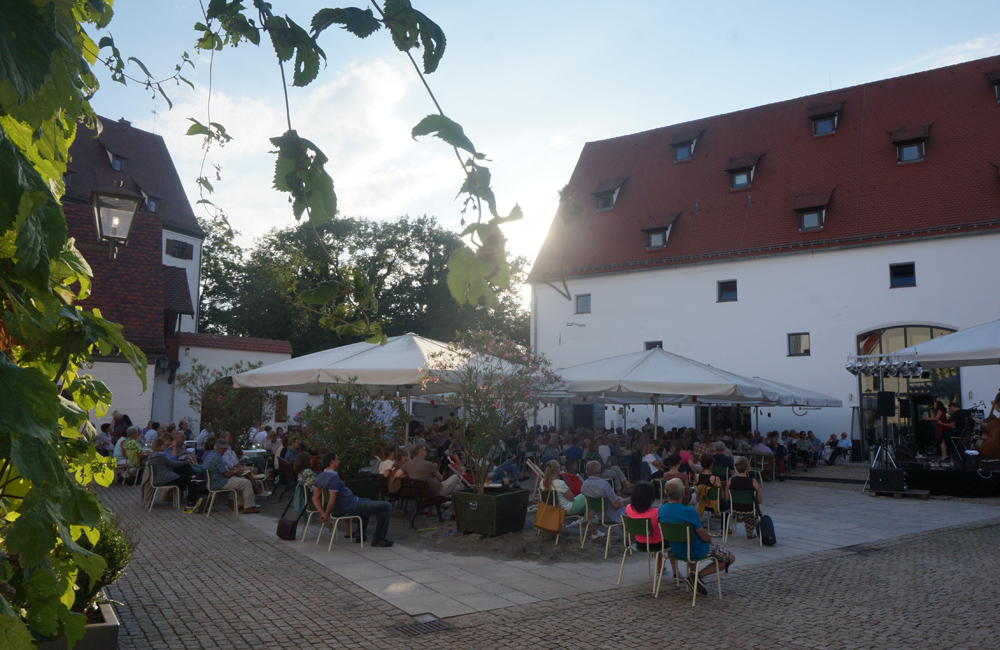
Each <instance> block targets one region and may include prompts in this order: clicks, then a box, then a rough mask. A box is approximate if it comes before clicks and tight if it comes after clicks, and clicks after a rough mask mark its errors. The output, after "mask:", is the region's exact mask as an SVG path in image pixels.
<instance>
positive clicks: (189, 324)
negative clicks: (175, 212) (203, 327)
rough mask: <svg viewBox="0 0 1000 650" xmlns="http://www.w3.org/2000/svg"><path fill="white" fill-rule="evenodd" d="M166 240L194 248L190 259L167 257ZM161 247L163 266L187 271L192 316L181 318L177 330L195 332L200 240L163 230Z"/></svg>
mask: <svg viewBox="0 0 1000 650" xmlns="http://www.w3.org/2000/svg"><path fill="white" fill-rule="evenodd" d="M168 239H177V240H180V241H183V242H187V243H189V244H191V245H192V246H194V254H193V256H192V259H189V260H182V259H180V258H177V257H171V256H170V255H167V240H168ZM161 247H162V250H163V264H164V266H177V267H180V268H182V269H184V270H186V271H187V279H188V289H189V290H190V292H191V304H192V306H194V316H193V317H192V316H181V317H180V319H179V323H178V327H177V330H178V331H180V332H196V331H198V330H197V323H198V283H199V281H200V280H201V240H200V239H198V238H197V237H191V236H190V235H182V234H181V233H178V232H173V231H170V230H167V229H165V228H164V230H163V241H162V242H161Z"/></svg>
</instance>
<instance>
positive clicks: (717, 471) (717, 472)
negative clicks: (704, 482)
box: [712, 465, 729, 485]
mask: <svg viewBox="0 0 1000 650" xmlns="http://www.w3.org/2000/svg"><path fill="white" fill-rule="evenodd" d="M712 475H713V476H718V477H719V478H721V479H722V484H723V485H725V484H726V483H728V482H729V468H728V467H725V466H722V467H716V466H715V465H712Z"/></svg>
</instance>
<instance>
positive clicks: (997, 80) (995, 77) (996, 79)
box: [989, 72, 1000, 102]
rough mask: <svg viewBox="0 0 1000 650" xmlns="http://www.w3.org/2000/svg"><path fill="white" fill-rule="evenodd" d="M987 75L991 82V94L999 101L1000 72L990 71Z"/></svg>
mask: <svg viewBox="0 0 1000 650" xmlns="http://www.w3.org/2000/svg"><path fill="white" fill-rule="evenodd" d="M989 77H990V83H991V84H993V95H994V96H995V97H996V98H997V101H998V102H1000V72H991V73H990V74H989Z"/></svg>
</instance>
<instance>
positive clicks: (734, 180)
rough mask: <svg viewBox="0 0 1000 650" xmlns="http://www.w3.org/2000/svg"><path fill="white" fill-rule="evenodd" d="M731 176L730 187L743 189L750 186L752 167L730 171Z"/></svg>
mask: <svg viewBox="0 0 1000 650" xmlns="http://www.w3.org/2000/svg"><path fill="white" fill-rule="evenodd" d="M729 176H730V181H731V182H730V187H731V188H732V189H734V190H739V189H743V188H744V187H750V180H751V178H753V170H752V169H743V170H740V171H733V172H729Z"/></svg>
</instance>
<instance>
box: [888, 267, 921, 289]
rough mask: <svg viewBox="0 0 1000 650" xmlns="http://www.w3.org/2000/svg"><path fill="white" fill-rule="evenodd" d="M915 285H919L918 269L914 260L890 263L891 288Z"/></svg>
mask: <svg viewBox="0 0 1000 650" xmlns="http://www.w3.org/2000/svg"><path fill="white" fill-rule="evenodd" d="M915 286H917V271H916V267H915V265H914V263H913V262H907V263H906V264H890V265H889V287H890V288H891V289H896V288H898V287H915Z"/></svg>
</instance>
